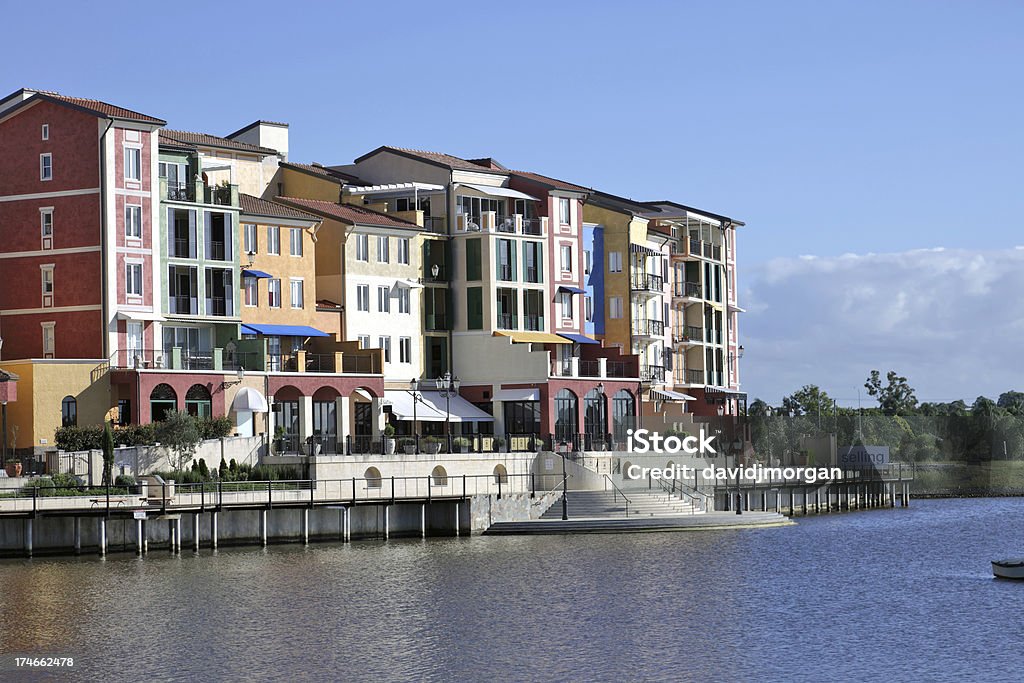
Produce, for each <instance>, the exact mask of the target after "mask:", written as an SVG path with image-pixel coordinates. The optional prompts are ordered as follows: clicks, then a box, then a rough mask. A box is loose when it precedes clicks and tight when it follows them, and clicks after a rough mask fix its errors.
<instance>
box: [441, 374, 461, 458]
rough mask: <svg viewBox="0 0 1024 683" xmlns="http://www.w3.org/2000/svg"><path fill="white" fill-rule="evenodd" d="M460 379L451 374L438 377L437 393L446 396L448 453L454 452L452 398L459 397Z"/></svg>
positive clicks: (445, 424) (445, 418)
mask: <svg viewBox="0 0 1024 683" xmlns="http://www.w3.org/2000/svg"><path fill="white" fill-rule="evenodd" d="M459 383H460V382H459V378H458V376H457V375H456V376H454V377H453V376H452V374H451V373H450V372H446V373H444V374H443V375H442V376H440V377H438V378H437V380H436V382H435V384H436V385H437V391H438V393H440V394H441V395H442V396H444V435H445V439H447V441H448V452H449V453H451V452H452V397H453V396H458V395H459Z"/></svg>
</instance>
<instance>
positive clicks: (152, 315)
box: [117, 309, 165, 322]
mask: <svg viewBox="0 0 1024 683" xmlns="http://www.w3.org/2000/svg"><path fill="white" fill-rule="evenodd" d="M117 319H118V320H140V321H145V320H156V321H158V322H163V321H164V320H165V318H164V317H163V316H162V315H160V314H159V313H156V312H154V311H126V310H124V309H121V310H120V311H118V312H117Z"/></svg>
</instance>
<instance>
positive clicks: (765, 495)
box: [761, 489, 768, 512]
mask: <svg viewBox="0 0 1024 683" xmlns="http://www.w3.org/2000/svg"><path fill="white" fill-rule="evenodd" d="M761 512H768V489H765V490H764V491H761Z"/></svg>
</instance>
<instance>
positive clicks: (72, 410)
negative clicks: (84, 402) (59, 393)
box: [60, 396, 78, 427]
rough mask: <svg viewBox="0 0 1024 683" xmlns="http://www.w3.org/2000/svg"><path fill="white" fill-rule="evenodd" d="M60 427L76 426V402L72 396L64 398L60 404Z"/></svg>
mask: <svg viewBox="0 0 1024 683" xmlns="http://www.w3.org/2000/svg"><path fill="white" fill-rule="evenodd" d="M60 426H61V427H77V426H78V401H76V400H75V397H74V396H65V397H64V400H63V401H61V402H60Z"/></svg>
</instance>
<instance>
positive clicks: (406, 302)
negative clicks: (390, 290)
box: [398, 287, 412, 313]
mask: <svg viewBox="0 0 1024 683" xmlns="http://www.w3.org/2000/svg"><path fill="white" fill-rule="evenodd" d="M409 292H410V290H409V288H408V287H400V288H399V289H398V312H399V313H411V312H412V309H411V301H412V297H411V296H410V294H409Z"/></svg>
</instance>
